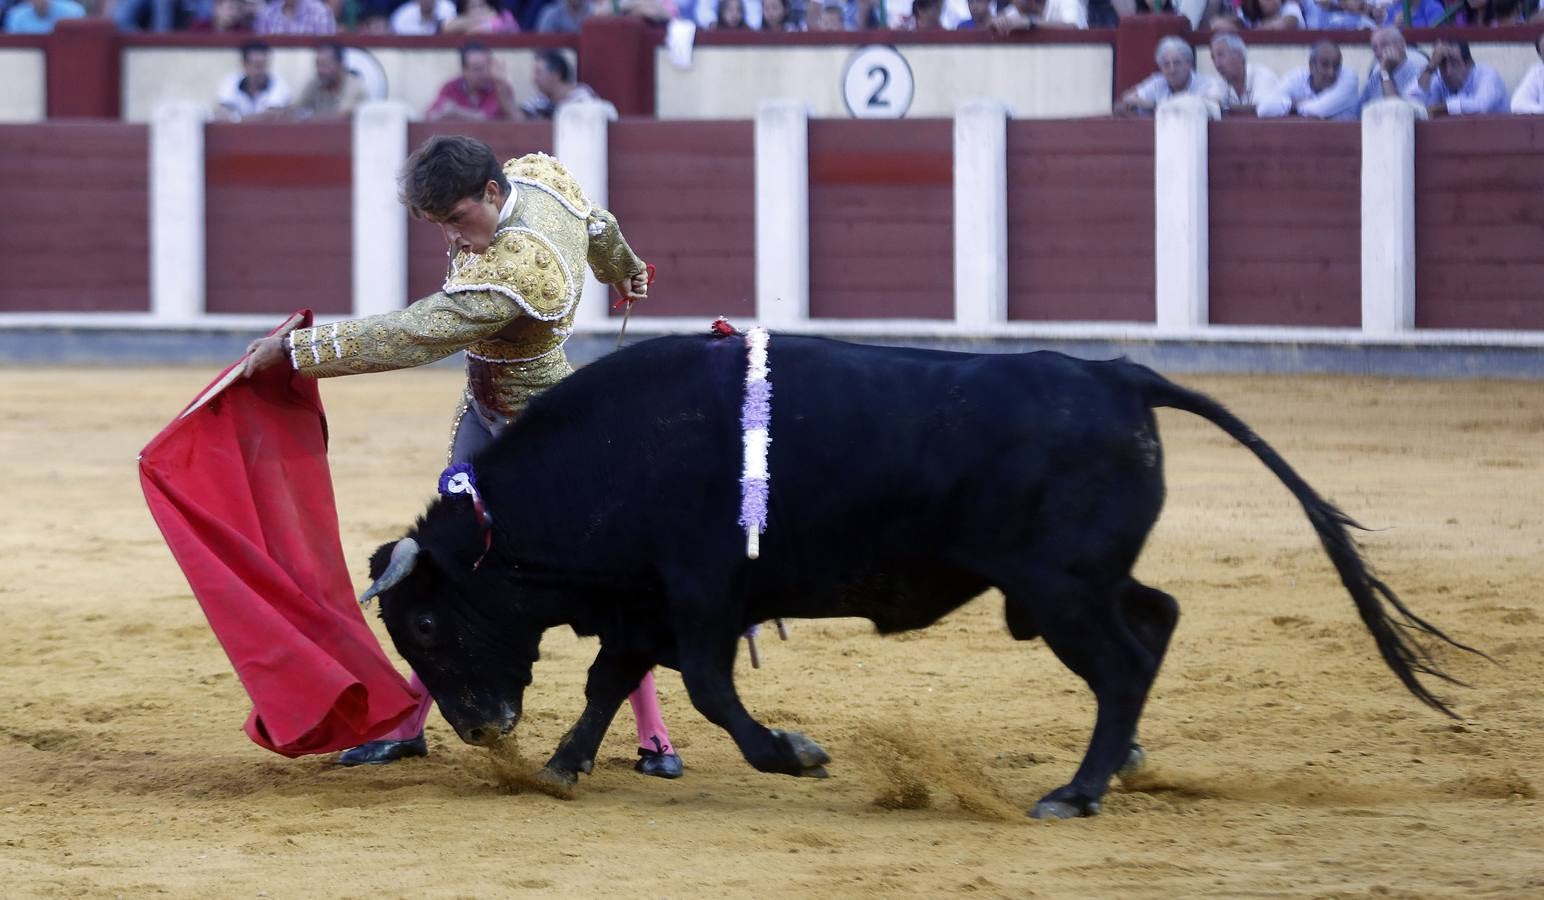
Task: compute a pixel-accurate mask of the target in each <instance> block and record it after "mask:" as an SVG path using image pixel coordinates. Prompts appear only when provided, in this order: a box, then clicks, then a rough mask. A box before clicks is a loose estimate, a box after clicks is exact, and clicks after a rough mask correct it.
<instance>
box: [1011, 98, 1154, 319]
mask: <svg viewBox="0 0 1544 900" xmlns="http://www.w3.org/2000/svg"><path fill="white" fill-rule="evenodd" d="M1153 229H1154V221H1153V127H1152V123H1151V122H1143V121H1115V120H1088V121H1085V120H1065V121H1010V122H1009V123H1008V318H1009V319H1029V320H1040V321H1133V322H1151V321H1153V319H1154V305H1153Z"/></svg>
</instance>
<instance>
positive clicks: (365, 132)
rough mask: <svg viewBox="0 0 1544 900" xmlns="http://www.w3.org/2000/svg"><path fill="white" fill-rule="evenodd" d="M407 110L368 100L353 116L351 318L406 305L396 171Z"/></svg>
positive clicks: (403, 223) (403, 153)
mask: <svg viewBox="0 0 1544 900" xmlns="http://www.w3.org/2000/svg"><path fill="white" fill-rule="evenodd" d="M407 120H408V109H407V107H406V106H405V105H403V104H402V103H400V102H398V101H395V100H371V101H369V102H367V103H365V104H363V105H361V106H360V107H359V108H358V109H357V110H355V112H354V137H353V141H354V145H353V149H354V197H353V206H354V315H356V316H369V315H374V314H376V313H384V312H391V311H392V310H397V309H401V308H403V307H404V306H406V305H407V301H408V297H407V213H406V211H404V210H403V209H402V204H401V203H399V202H398V200H397V170H398V169H399V168H400V167H401V165H402V161H403V160H404V159H406V158H407Z"/></svg>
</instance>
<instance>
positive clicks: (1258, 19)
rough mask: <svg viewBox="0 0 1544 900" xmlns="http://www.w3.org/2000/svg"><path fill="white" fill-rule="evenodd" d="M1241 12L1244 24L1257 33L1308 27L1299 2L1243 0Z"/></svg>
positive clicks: (1292, 0) (1291, 0)
mask: <svg viewBox="0 0 1544 900" xmlns="http://www.w3.org/2000/svg"><path fill="white" fill-rule="evenodd" d="M1239 12H1241V13H1242V14H1243V16H1244V22H1245V24H1247V25H1248V26H1249V27H1250V28H1253V29H1255V30H1256V31H1288V30H1291V29H1294V28H1303V27H1306V26H1305V24H1304V21H1303V7H1302V6H1300V5H1298V3H1297V0H1286V2H1282V0H1243V5H1242V6H1240V7H1239Z"/></svg>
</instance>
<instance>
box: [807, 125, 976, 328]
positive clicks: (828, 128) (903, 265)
mask: <svg viewBox="0 0 1544 900" xmlns="http://www.w3.org/2000/svg"><path fill="white" fill-rule="evenodd" d="M953 167H954V126H953V122H952V121H949V120H935V119H910V120H902V121H893V122H892V121H873V120H867V121H865V120H843V119H812V120H811V121H810V124H809V169H810V316H811V318H838V319H844V318H917V319H952V318H953V317H954V175H953Z"/></svg>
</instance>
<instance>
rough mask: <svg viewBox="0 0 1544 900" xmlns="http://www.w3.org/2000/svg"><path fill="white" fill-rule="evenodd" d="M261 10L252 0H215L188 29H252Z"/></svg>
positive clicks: (211, 31)
mask: <svg viewBox="0 0 1544 900" xmlns="http://www.w3.org/2000/svg"><path fill="white" fill-rule="evenodd" d="M127 5H128V4H126V3H120V4H119V5H118V6H117V7H115V9H123V8H124V7H125V6H127ZM261 11H262V9H261V7H259V6H258V5H257V4H256V3H254V2H252V0H214V2H213V3H211V4H210V5H209V11H208V13H207V14H206V16H205V17H202V18H195V19H194V20H193V23H192V24H191V25H189V26H188V30H189V31H198V32H205V33H209V34H233V33H239V32H246V31H251V30H252V25H253V23H254V22H256V21H257V14H258V13H259V12H261ZM118 27H119V28H123V27H124V26H123V23H122V22H119V23H118Z"/></svg>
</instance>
